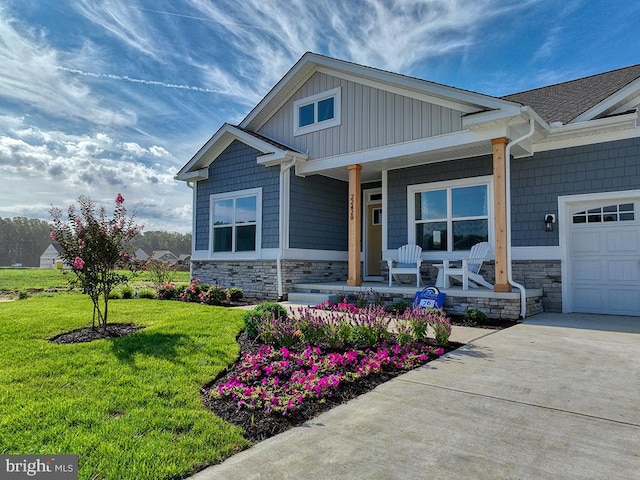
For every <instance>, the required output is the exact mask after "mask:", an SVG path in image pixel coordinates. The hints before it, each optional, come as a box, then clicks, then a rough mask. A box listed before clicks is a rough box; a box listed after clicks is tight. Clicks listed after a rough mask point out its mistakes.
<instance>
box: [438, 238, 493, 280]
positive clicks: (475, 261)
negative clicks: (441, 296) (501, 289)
mask: <svg viewBox="0 0 640 480" xmlns="http://www.w3.org/2000/svg"><path fill="white" fill-rule="evenodd" d="M490 251H491V245H489V243H488V242H480V243H476V244H475V245H474V246H473V247H471V251H470V252H469V257H468V258H463V259H460V260H459V262H461V265H457V266H454V265H452V264H451V262H456V260H443V262H442V266H440V265H436V267H438V268H440V267H442V269H443V270H442V275H443V282H444V285H443V286H444V288H449V286H450V281H449V279H450V278H454V279H456V280H458V281H459V282H462V289H463V290H469V287H471V288H478V285H482V286H483V287H486V288H489V289H491V290H492V289H493V285H491V284H490V283H489V282H487V281H486V280H485V279H484V278H483V277H482V275H480V273H479V272H480V267H482V262H483V261H484V260H485V258H487V256H488V255H489V252H490Z"/></svg>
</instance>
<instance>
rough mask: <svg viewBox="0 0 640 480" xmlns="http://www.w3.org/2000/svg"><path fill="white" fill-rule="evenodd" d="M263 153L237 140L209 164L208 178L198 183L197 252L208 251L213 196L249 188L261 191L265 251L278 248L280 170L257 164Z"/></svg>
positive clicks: (263, 245) (276, 167)
mask: <svg viewBox="0 0 640 480" xmlns="http://www.w3.org/2000/svg"><path fill="white" fill-rule="evenodd" d="M259 155H262V152H259V151H258V150H256V149H254V148H252V147H249V146H247V145H245V144H244V143H242V142H240V141H238V140H234V141H233V142H232V143H231V145H229V146H228V147H227V148H226V150H225V151H224V152H223V153H222V154H221V155H220V156H219V157H218V158H216V160H215V161H214V162H213V163H212V164H211V165H209V178H208V179H207V180H202V181H200V182H198V186H197V198H196V207H195V208H196V215H195V222H196V225H195V234H196V241H195V249H196V250H208V249H209V235H210V232H211V221H210V218H209V216H210V213H211V203H210V196H211V195H213V194H218V193H229V192H235V191H238V190H245V189H250V188H259V187H261V188H262V248H278V243H279V229H278V218H279V217H278V215H279V194H280V167H278V166H275V167H265V166H263V165H258V163H257V161H256V157H258V156H259Z"/></svg>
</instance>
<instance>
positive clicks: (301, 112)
mask: <svg viewBox="0 0 640 480" xmlns="http://www.w3.org/2000/svg"><path fill="white" fill-rule="evenodd" d="M336 125H340V87H338V88H334V89H333V90H328V91H326V92H322V93H318V94H317V95H313V96H311V97H306V98H302V99H300V100H296V101H295V102H294V103H293V134H294V135H303V134H305V133H311V132H315V131H316V130H321V129H323V128H329V127H335V126H336Z"/></svg>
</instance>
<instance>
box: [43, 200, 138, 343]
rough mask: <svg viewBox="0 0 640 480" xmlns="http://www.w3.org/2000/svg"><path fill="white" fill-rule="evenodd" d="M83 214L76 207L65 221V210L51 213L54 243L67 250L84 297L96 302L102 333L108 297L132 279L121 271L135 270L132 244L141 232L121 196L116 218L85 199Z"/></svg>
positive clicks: (65, 257)
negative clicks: (108, 215)
mask: <svg viewBox="0 0 640 480" xmlns="http://www.w3.org/2000/svg"><path fill="white" fill-rule="evenodd" d="M78 203H79V204H80V212H79V214H78V211H77V209H76V206H75V205H71V206H70V207H69V208H68V210H67V214H68V220H67V221H63V219H62V216H63V214H62V210H60V209H59V208H56V207H53V208H52V209H51V210H50V213H51V216H52V217H53V222H52V224H51V239H52V240H55V241H57V242H58V243H59V244H60V246H61V247H62V248H63V249H64V251H63V253H62V254H61V256H62V259H63V260H64V261H65V263H67V264H68V265H71V266H72V268H73V272H74V273H75V275H76V279H75V280H74V282H76V283H79V285H80V287H81V288H82V291H83V293H86V294H87V295H89V297H90V298H91V301H92V302H93V320H92V326H93V328H95V327H96V319H97V321H98V324H99V325H101V326H102V328H103V329H105V330H106V328H107V317H108V314H109V303H108V302H109V294H110V293H111V291H112V290H113V289H114V288H115V287H117V286H118V285H120V284H122V283H126V282H127V281H128V279H129V276H127V275H123V274H121V273H119V272H118V270H119V269H130V270H133V269H134V266H135V262H134V261H133V252H132V251H131V247H130V242H131V239H133V237H135V236H136V234H137V233H138V232H139V231H140V230H141V227H140V226H138V225H136V224H135V223H134V220H135V215H131V216H129V217H127V211H126V209H125V207H124V198H123V197H122V195H120V194H118V196H117V197H116V200H115V203H116V205H115V210H114V213H113V216H112V217H110V218H108V217H107V213H106V210H105V208H104V207H100V208H99V209H96V205H95V203H94V202H93V201H92V200H91V199H90V198H89V197H86V196H81V197H79V198H78Z"/></svg>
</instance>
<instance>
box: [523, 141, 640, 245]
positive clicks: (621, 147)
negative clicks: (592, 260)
mask: <svg viewBox="0 0 640 480" xmlns="http://www.w3.org/2000/svg"><path fill="white" fill-rule="evenodd" d="M511 188H512V193H511V202H512V203H511V204H512V211H511V218H512V222H513V223H512V244H513V245H514V246H556V245H558V244H559V239H558V230H559V229H560V228H562V227H559V226H557V225H556V228H554V231H553V232H545V231H544V214H545V213H555V214H556V215H557V214H558V196H561V195H578V194H585V193H600V192H612V191H618V190H633V189H637V188H640V138H633V139H628V140H618V141H614V142H606V143H599V144H595V145H585V146H581V147H572V148H565V149H562V150H552V151H548V152H540V153H537V154H535V155H534V156H533V157H528V158H521V159H517V160H513V161H512V164H511ZM556 218H557V217H556Z"/></svg>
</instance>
